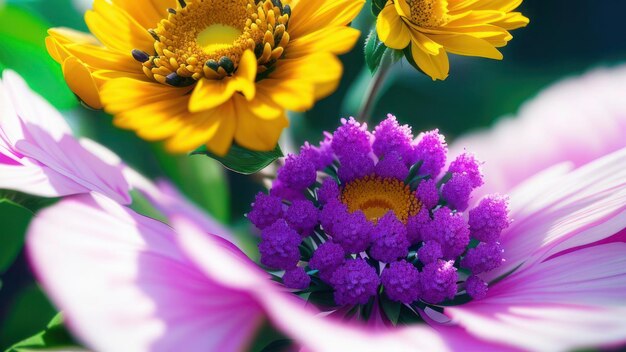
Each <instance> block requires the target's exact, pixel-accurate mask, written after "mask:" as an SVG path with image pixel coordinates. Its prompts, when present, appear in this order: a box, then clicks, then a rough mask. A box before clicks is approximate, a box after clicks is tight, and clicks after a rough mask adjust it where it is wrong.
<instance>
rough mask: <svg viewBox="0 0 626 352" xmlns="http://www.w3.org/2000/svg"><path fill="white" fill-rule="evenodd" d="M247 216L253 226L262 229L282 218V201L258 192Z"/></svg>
mask: <svg viewBox="0 0 626 352" xmlns="http://www.w3.org/2000/svg"><path fill="white" fill-rule="evenodd" d="M247 216H248V219H249V220H250V222H252V223H253V224H254V226H256V227H257V228H258V229H259V230H263V229H264V228H266V227H268V226H270V225H271V224H273V223H274V222H276V220H278V219H282V218H283V216H284V211H283V202H282V201H281V199H280V198H278V197H274V196H271V195H267V194H265V193H263V192H259V193H257V195H256V197H255V198H254V203H252V210H251V211H250V212H249V213H248V215H247Z"/></svg>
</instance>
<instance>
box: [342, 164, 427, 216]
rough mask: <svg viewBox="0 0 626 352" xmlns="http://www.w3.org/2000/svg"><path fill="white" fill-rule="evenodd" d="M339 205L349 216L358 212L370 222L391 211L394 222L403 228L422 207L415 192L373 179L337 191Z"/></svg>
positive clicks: (390, 181) (394, 181) (393, 182)
mask: <svg viewBox="0 0 626 352" xmlns="http://www.w3.org/2000/svg"><path fill="white" fill-rule="evenodd" d="M341 201H342V202H343V203H344V204H345V205H346V206H347V207H348V210H349V211H350V212H354V211H357V210H361V211H362V212H363V213H364V214H365V217H367V219H368V220H370V221H372V222H377V221H378V219H380V218H381V217H383V216H384V215H385V214H387V212H388V211H390V210H392V211H393V212H394V214H395V215H396V217H397V218H398V220H400V221H402V222H403V223H405V224H406V222H407V221H408V219H409V217H411V216H413V215H416V214H417V213H418V212H419V211H420V208H421V207H422V204H421V203H420V201H419V200H418V199H417V197H415V192H411V188H410V187H409V186H408V185H406V184H404V182H402V181H400V180H397V179H394V178H382V177H380V176H375V175H372V176H365V177H363V178H360V179H357V180H354V181H352V182H350V183H348V184H347V185H346V186H345V187H344V188H343V190H342V191H341Z"/></svg>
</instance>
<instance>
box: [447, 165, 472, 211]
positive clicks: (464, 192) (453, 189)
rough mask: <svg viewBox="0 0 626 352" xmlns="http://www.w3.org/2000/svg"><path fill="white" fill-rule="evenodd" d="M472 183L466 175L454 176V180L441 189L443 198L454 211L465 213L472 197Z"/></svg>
mask: <svg viewBox="0 0 626 352" xmlns="http://www.w3.org/2000/svg"><path fill="white" fill-rule="evenodd" d="M472 190H473V187H472V182H471V181H470V179H469V177H468V176H467V175H465V174H452V178H451V179H450V180H449V181H448V182H446V183H445V184H444V185H443V186H442V188H441V198H443V199H444V200H445V201H446V202H448V205H449V206H450V208H452V209H456V210H458V211H464V210H465V209H467V207H468V205H469V200H470V198H471V196H472Z"/></svg>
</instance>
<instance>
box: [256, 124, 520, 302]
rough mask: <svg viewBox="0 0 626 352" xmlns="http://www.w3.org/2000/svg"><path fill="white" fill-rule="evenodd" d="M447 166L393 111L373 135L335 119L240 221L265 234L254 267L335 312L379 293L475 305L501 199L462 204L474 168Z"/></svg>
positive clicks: (434, 145)
mask: <svg viewBox="0 0 626 352" xmlns="http://www.w3.org/2000/svg"><path fill="white" fill-rule="evenodd" d="M447 159H448V157H447V146H446V143H445V138H444V136H443V135H441V134H440V133H439V132H438V131H436V130H435V131H430V132H426V133H422V134H420V135H419V137H418V138H414V137H413V135H412V134H411V128H410V127H408V126H406V125H401V124H400V123H398V121H397V119H396V118H395V117H394V116H392V115H389V116H388V117H387V119H385V120H384V121H383V122H381V123H380V124H379V125H378V126H377V127H376V128H375V129H374V131H373V132H370V131H368V129H367V125H366V124H361V123H359V122H357V121H355V120H354V119H352V118H350V119H343V120H342V121H341V126H339V128H338V129H337V130H336V131H334V133H327V134H325V136H324V141H323V142H322V143H320V145H319V147H316V146H313V145H311V144H308V143H306V144H305V145H304V146H303V147H302V148H301V153H300V154H299V155H290V156H289V157H288V158H287V160H286V161H285V164H284V165H283V166H282V167H281V168H280V169H279V170H278V178H277V180H276V181H275V182H274V183H273V186H272V188H271V189H270V191H269V193H270V194H272V196H262V195H259V196H257V199H256V200H255V203H254V204H253V207H252V210H251V211H250V214H249V218H250V220H251V221H252V222H253V224H255V225H256V226H257V227H258V228H259V229H261V230H262V236H261V237H262V238H261V243H260V244H259V251H260V252H261V263H262V264H264V265H266V266H268V267H270V268H272V269H282V270H286V271H285V274H284V275H283V283H284V285H285V286H287V287H288V288H295V289H299V290H301V292H300V293H299V294H306V293H309V292H310V293H311V294H310V295H305V296H303V297H308V298H307V299H309V300H312V302H313V303H315V297H318V296H319V295H320V292H324V291H329V292H328V293H329V294H332V296H333V297H334V303H335V304H336V306H345V305H347V306H353V305H371V304H376V303H373V302H378V301H379V300H378V299H375V298H376V297H377V296H378V295H380V294H382V295H384V296H385V297H380V299H386V300H391V301H395V302H398V303H402V304H407V305H410V306H411V307H413V309H414V310H416V311H417V309H418V308H423V307H424V306H428V305H434V304H440V303H442V302H444V301H447V300H454V299H455V297H456V296H457V295H467V296H468V297H470V298H472V299H481V298H483V297H484V296H485V295H486V294H487V290H488V286H489V285H488V283H487V282H485V281H483V279H482V278H481V277H479V275H482V274H483V273H485V272H487V271H490V270H493V269H496V268H497V267H498V266H500V265H501V264H502V250H501V248H500V247H499V244H498V243H497V242H498V239H499V237H500V233H501V232H502V231H503V230H504V229H505V228H506V227H507V226H508V224H509V222H510V220H509V218H508V204H507V202H506V198H505V197H502V196H498V195H489V196H486V197H485V198H484V199H483V200H482V201H481V202H480V203H479V204H478V206H477V207H475V208H471V207H470V206H469V205H470V201H471V193H472V191H473V190H474V189H475V188H477V187H479V186H480V185H482V184H483V175H482V172H481V168H480V166H481V162H480V161H478V160H477V159H476V158H475V157H474V155H473V154H470V153H469V152H465V153H463V154H461V155H459V156H457V157H456V158H455V159H454V160H453V162H452V163H451V165H450V167H449V168H448V169H447V170H444V167H445V165H446V160H447ZM279 205H280V206H279ZM468 208H470V210H469V216H467V215H466V214H464V212H465V210H466V209H468ZM264 215H265V216H266V218H267V219H264V218H263V216H264ZM468 219H469V220H468ZM461 267H462V268H464V270H466V271H468V272H469V275H459V273H458V272H457V271H458V269H459V268H461ZM468 277H469V278H471V279H468ZM314 293H315V294H314ZM455 301H456V300H455ZM455 301H450V302H455ZM458 301H463V299H461V300H458ZM448 304H450V303H448Z"/></svg>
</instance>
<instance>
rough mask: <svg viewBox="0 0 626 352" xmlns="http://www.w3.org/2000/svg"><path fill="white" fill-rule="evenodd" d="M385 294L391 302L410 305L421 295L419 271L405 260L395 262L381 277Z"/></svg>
mask: <svg viewBox="0 0 626 352" xmlns="http://www.w3.org/2000/svg"><path fill="white" fill-rule="evenodd" d="M380 281H381V282H382V284H383V287H384V288H385V293H386V294H387V297H389V299H390V300H392V301H396V302H401V303H405V304H409V303H411V302H414V301H416V300H417V299H418V297H419V294H420V282H419V281H420V277H419V271H418V270H417V268H416V267H415V266H413V264H411V263H407V262H406V261H405V260H402V261H399V262H394V263H391V265H389V267H388V268H387V269H385V270H384V271H383V273H382V275H381V276H380Z"/></svg>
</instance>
